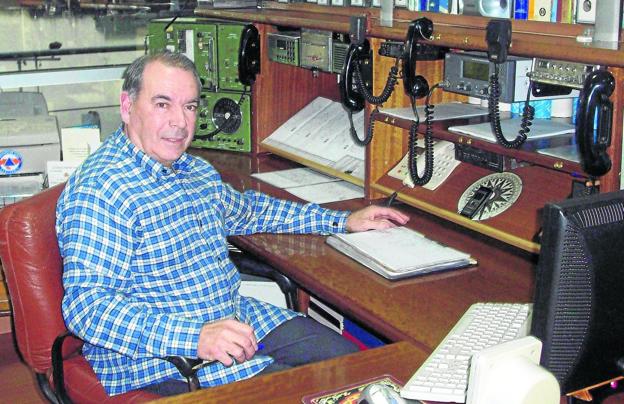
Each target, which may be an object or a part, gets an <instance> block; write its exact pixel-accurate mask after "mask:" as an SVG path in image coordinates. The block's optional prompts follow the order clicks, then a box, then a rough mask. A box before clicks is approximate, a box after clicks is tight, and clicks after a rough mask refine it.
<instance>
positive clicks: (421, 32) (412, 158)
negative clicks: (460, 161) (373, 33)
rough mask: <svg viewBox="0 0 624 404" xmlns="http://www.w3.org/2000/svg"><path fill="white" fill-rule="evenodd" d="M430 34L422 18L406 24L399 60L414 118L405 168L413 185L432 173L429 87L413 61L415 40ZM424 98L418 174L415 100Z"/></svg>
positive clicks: (430, 26) (429, 24) (429, 25)
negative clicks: (421, 166) (422, 145)
mask: <svg viewBox="0 0 624 404" xmlns="http://www.w3.org/2000/svg"><path fill="white" fill-rule="evenodd" d="M432 35H433V22H432V21H431V20H430V19H428V18H426V17H421V18H419V19H417V20H414V21H412V22H411V23H410V25H409V28H408V30H407V35H406V37H405V49H404V52H403V56H402V58H401V60H402V62H403V72H402V73H403V88H404V89H405V93H406V94H407V95H408V96H409V98H410V102H411V104H412V110H413V111H414V115H416V121H414V122H412V125H411V126H410V130H409V144H408V148H409V150H408V155H409V157H408V167H409V174H410V179H411V180H412V182H413V183H414V184H415V185H421V186H422V185H425V184H427V183H428V182H429V181H430V180H431V178H432V176H433V163H434V150H433V133H432V127H431V120H432V118H433V106H432V105H431V104H430V103H429V100H430V96H431V91H432V90H431V89H429V83H428V82H427V79H425V78H424V77H423V76H421V75H417V74H416V60H417V58H418V41H422V40H431V38H432ZM423 97H427V102H426V107H425V113H426V115H427V118H426V121H427V128H426V130H425V135H424V142H425V152H424V155H425V156H424V157H425V163H424V169H423V170H422V171H423V174H422V175H420V174H419V172H418V171H419V170H418V153H417V141H418V136H417V131H418V125H419V124H420V122H419V121H420V118H419V117H418V114H417V113H416V100H417V99H419V98H423Z"/></svg>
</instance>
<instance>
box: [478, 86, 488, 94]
mask: <svg viewBox="0 0 624 404" xmlns="http://www.w3.org/2000/svg"><path fill="white" fill-rule="evenodd" d="M488 93H489V90H488V88H487V87H483V88H482V89H481V90H479V94H481V95H488Z"/></svg>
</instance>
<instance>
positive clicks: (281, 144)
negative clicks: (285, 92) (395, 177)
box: [262, 97, 365, 179]
mask: <svg viewBox="0 0 624 404" xmlns="http://www.w3.org/2000/svg"><path fill="white" fill-rule="evenodd" d="M353 124H354V126H355V128H356V130H357V133H358V136H359V137H360V139H363V138H364V137H365V133H364V112H363V111H362V112H359V113H357V114H354V115H353ZM349 128H350V124H349V118H348V116H347V112H346V111H345V109H344V108H343V107H342V104H340V103H339V102H336V101H332V100H329V99H327V98H323V97H318V98H316V99H314V100H313V101H312V102H311V103H310V104H308V105H306V106H305V107H304V108H303V109H302V110H301V111H299V112H297V113H296V114H295V115H293V116H292V117H291V118H290V119H289V120H288V121H286V122H285V123H284V124H283V125H282V126H280V127H279V128H277V130H276V131H275V132H273V133H272V134H271V135H270V136H269V137H267V138H266V139H264V140H263V141H262V144H265V145H268V146H272V147H275V148H277V149H280V150H283V151H285V152H288V153H291V154H294V155H296V156H300V157H302V158H305V159H307V160H310V161H313V162H315V163H319V164H321V165H323V166H326V167H331V168H334V169H336V170H339V171H341V172H344V173H348V174H350V175H352V176H354V177H357V178H361V179H364V154H365V147H364V146H359V145H357V144H356V143H355V142H354V141H353V139H352V138H351V133H350V131H349Z"/></svg>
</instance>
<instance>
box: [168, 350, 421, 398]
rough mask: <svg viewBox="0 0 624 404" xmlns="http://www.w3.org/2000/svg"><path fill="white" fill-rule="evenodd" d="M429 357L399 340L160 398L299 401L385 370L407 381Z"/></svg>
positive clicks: (377, 374) (365, 378)
mask: <svg viewBox="0 0 624 404" xmlns="http://www.w3.org/2000/svg"><path fill="white" fill-rule="evenodd" d="M426 358H427V354H426V353H425V352H423V351H422V350H420V349H418V348H416V347H415V346H414V345H412V344H409V343H407V342H399V343H396V344H391V345H386V346H384V347H381V348H376V349H370V350H367V351H361V352H358V353H355V354H352V355H347V356H343V357H339V358H335V359H332V360H328V361H324V362H318V363H314V364H310V365H306V366H301V367H298V368H293V369H290V370H287V371H283V372H277V373H272V374H268V375H265V376H258V377H253V378H251V379H247V380H242V381H239V382H236V383H232V384H228V385H225V386H219V387H214V388H210V389H205V390H200V391H197V392H194V393H189V394H184V395H181V396H174V397H170V398H166V399H162V400H158V402H159V403H176V404H180V403H196V402H207V403H254V404H255V403H272V404H277V403H289V404H292V403H300V402H301V398H302V397H304V396H306V395H308V394H314V393H318V392H321V391H325V390H330V389H336V388H340V387H342V386H347V385H349V384H352V383H357V382H359V381H364V380H367V379H370V378H372V377H375V376H380V375H383V374H391V375H392V376H394V377H396V378H397V379H398V380H399V381H401V382H402V383H405V382H407V380H408V379H409V378H410V377H411V376H412V374H413V373H414V371H415V370H416V369H417V368H418V366H420V364H421V363H422V362H423V361H424V360H425V359H426Z"/></svg>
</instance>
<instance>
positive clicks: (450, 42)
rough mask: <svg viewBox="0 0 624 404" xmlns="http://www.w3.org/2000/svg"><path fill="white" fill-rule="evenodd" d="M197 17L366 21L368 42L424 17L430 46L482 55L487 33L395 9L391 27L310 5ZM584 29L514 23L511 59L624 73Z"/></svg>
mask: <svg viewBox="0 0 624 404" xmlns="http://www.w3.org/2000/svg"><path fill="white" fill-rule="evenodd" d="M195 13H196V14H197V15H198V16H205V17H212V18H224V19H229V20H238V21H250V22H259V23H264V24H271V25H277V26H286V27H297V28H313V29H322V30H328V31H334V32H343V33H346V32H349V28H350V25H349V17H350V16H351V15H365V16H367V17H368V26H367V34H368V35H369V36H371V37H377V38H385V39H394V40H401V41H403V40H404V39H405V34H406V32H407V28H408V25H409V23H410V21H412V20H414V19H416V18H419V17H423V16H424V17H427V18H429V19H431V20H432V21H433V24H434V38H435V39H434V40H433V44H435V45H439V46H444V47H450V48H458V49H467V50H486V43H485V27H486V26H487V23H488V21H489V20H490V19H489V18H485V17H476V16H463V15H461V16H460V15H452V14H442V13H430V12H414V11H408V10H405V9H395V10H394V14H393V26H392V27H385V26H382V25H381V24H380V20H379V14H380V9H379V8H362V7H326V6H319V5H314V4H300V3H293V4H284V3H278V2H275V1H265V2H263V8H261V9H241V10H223V9H220V10H219V9H218V10H214V9H206V8H201V7H200V8H197V9H196V10H195ZM586 27H587V26H586V25H583V24H557V23H550V22H541V21H521V20H512V45H511V49H510V53H511V54H513V55H518V56H528V57H535V56H540V57H546V58H551V59H559V60H569V61H574V62H584V63H592V64H600V65H606V66H612V67H624V44H623V43H622V38H623V37H624V35H620V38H621V41H620V43H619V44H617V49H606V48H601V47H597V46H596V45H594V44H589V45H587V44H583V43H579V42H577V40H576V37H577V36H578V35H580V34H582V33H583V30H584V29H585V28H586Z"/></svg>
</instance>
